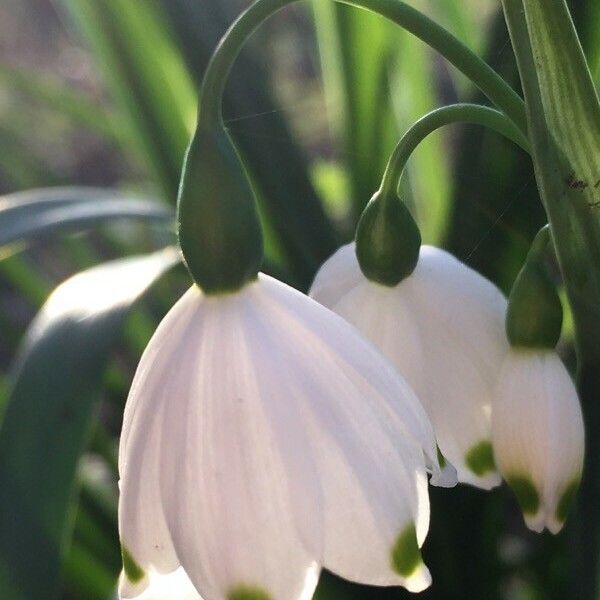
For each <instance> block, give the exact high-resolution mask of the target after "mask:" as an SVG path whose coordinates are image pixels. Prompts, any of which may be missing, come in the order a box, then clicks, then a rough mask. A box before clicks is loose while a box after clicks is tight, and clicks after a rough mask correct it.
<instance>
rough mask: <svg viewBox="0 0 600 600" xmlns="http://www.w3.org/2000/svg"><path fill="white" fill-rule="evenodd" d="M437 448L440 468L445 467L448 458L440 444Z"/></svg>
mask: <svg viewBox="0 0 600 600" xmlns="http://www.w3.org/2000/svg"><path fill="white" fill-rule="evenodd" d="M436 449H437V459H438V463H439V465H440V469H443V468H444V467H445V466H446V458H445V456H444V455H443V454H442V451H441V450H440V447H439V446H436Z"/></svg>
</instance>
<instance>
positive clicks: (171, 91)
mask: <svg viewBox="0 0 600 600" xmlns="http://www.w3.org/2000/svg"><path fill="white" fill-rule="evenodd" d="M58 4H60V5H62V6H64V7H65V9H66V11H67V13H68V15H69V16H70V17H72V18H73V20H74V21H75V22H76V24H77V25H78V26H79V28H80V29H81V31H82V33H83V35H84V36H85V38H86V41H87V42H88V43H89V44H90V46H91V48H92V50H93V51H94V55H95V58H96V60H97V61H98V64H99V66H100V67H101V68H102V70H103V71H104V75H105V77H106V80H107V83H108V85H109V86H110V91H111V92H112V94H113V96H114V98H115V100H116V101H117V102H118V104H119V107H120V108H121V110H122V111H123V112H124V113H125V114H126V115H127V117H128V119H127V120H126V122H127V125H128V129H127V135H129V137H130V139H131V140H132V142H133V144H135V146H136V149H137V151H138V154H139V155H140V156H141V157H143V158H144V159H145V161H146V164H147V166H148V167H149V169H150V170H149V174H150V176H153V177H154V180H155V181H156V183H158V184H159V185H160V186H161V188H162V191H163V193H164V196H165V198H168V199H169V200H171V201H172V202H173V203H174V202H175V198H176V194H177V186H178V183H179V174H180V171H181V164H182V161H183V154H184V151H185V146H186V144H187V142H188V139H189V136H190V135H191V131H192V127H193V116H194V108H195V106H194V104H195V94H194V89H193V86H192V84H191V81H190V79H189V77H188V74H187V72H186V70H185V67H184V65H183V62H182V60H181V57H180V55H179V53H178V52H177V48H176V46H175V45H174V44H173V42H172V40H171V39H170V37H169V35H168V30H167V28H166V27H165V26H164V23H163V22H162V21H161V19H160V18H159V17H158V16H157V11H156V10H155V9H156V5H155V3H153V2H131V1H129V0H60V2H58Z"/></svg>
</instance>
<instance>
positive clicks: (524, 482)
mask: <svg viewBox="0 0 600 600" xmlns="http://www.w3.org/2000/svg"><path fill="white" fill-rule="evenodd" d="M506 483H508V485H509V486H510V487H511V489H512V491H513V492H514V494H515V496H516V497H517V502H518V503H519V506H520V507H521V510H522V511H523V513H524V514H526V515H535V514H536V513H537V512H538V510H539V508H540V495H539V494H538V492H537V490H536V489H535V486H534V485H533V482H532V481H531V479H529V478H528V477H527V476H522V475H513V476H510V477H506Z"/></svg>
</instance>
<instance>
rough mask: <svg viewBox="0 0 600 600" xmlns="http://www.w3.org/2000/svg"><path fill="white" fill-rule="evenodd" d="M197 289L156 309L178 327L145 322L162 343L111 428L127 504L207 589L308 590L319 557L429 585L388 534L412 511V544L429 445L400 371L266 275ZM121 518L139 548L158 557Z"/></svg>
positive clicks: (425, 514) (361, 576)
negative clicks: (241, 284)
mask: <svg viewBox="0 0 600 600" xmlns="http://www.w3.org/2000/svg"><path fill="white" fill-rule="evenodd" d="M194 293H195V294H196V296H195V297H194V298H193V299H192V300H191V301H190V303H186V302H185V301H184V300H185V297H184V299H183V300H182V301H181V303H182V306H184V307H186V308H185V310H184V309H183V308H182V309H181V313H182V315H185V318H184V317H182V318H181V321H179V320H177V319H175V318H174V317H172V316H171V313H170V315H169V316H167V319H166V320H168V319H170V321H168V323H169V324H168V326H169V327H171V328H172V330H173V331H174V332H175V333H176V336H178V337H179V341H178V342H177V343H175V342H172V339H171V337H170V336H169V335H167V333H166V330H165V328H163V327H162V326H161V328H159V330H158V331H157V334H156V335H155V337H158V339H159V342H160V340H161V339H162V338H164V339H165V340H168V343H169V344H171V345H169V346H168V347H167V346H166V345H162V347H161V348H160V349H159V347H160V346H161V344H160V343H159V342H156V343H155V341H154V339H153V341H152V342H151V344H150V346H149V348H148V350H147V353H146V354H145V355H144V356H145V358H144V359H142V362H141V363H140V367H139V371H140V372H141V373H142V374H141V375H139V377H137V376H136V381H135V382H134V386H133V390H132V397H131V398H130V401H131V405H130V406H128V414H127V415H126V419H125V427H124V431H125V435H124V438H123V441H122V453H121V465H122V475H124V476H123V485H124V489H125V490H126V491H127V495H129V493H132V494H133V496H134V500H129V499H125V500H123V506H124V507H125V508H124V512H125V511H127V510H128V507H129V506H134V509H135V508H136V504H135V503H136V500H135V498H136V497H138V498H150V504H151V505H152V506H155V505H157V506H159V507H160V509H161V511H162V512H161V511H157V516H158V517H162V515H163V514H164V517H165V519H166V523H168V529H167V532H168V533H169V534H170V539H172V543H173V548H174V549H175V551H176V557H177V558H178V559H179V561H180V562H181V565H182V566H183V568H184V569H185V571H186V573H187V574H188V576H189V577H190V579H191V581H192V582H193V584H194V586H195V588H196V589H197V590H198V592H199V593H200V594H202V596H203V597H204V598H205V599H206V600H217V599H221V598H238V597H241V595H240V594H239V593H238V592H243V591H244V590H245V591H248V590H252V589H259V590H261V591H263V592H264V593H265V594H268V597H269V598H272V599H277V600H280V599H282V600H285V599H286V598H289V599H290V600H292V599H293V600H296V599H308V598H310V597H311V596H312V593H313V591H314V587H315V585H316V581H317V575H318V570H319V566H320V564H325V565H327V566H328V567H329V568H331V569H332V570H335V571H337V572H338V573H340V574H342V575H343V576H346V577H348V578H351V579H355V580H357V581H362V582H365V583H379V584H382V585H388V584H403V585H405V586H406V587H408V588H409V589H413V590H418V589H423V588H424V587H426V586H427V585H428V584H429V574H428V571H427V569H426V568H425V566H424V565H423V564H422V562H420V560H418V559H420V555H419V554H418V551H416V549H415V548H414V545H413V548H411V547H410V543H409V542H410V540H409V541H406V539H405V540H404V544H402V543H400V542H399V541H398V536H399V534H401V533H405V532H406V530H407V529H409V530H410V528H411V526H412V525H413V523H414V526H413V528H414V529H413V530H416V533H413V534H412V535H413V537H414V536H416V538H417V540H418V543H419V545H420V544H421V543H422V542H423V540H424V538H425V535H426V533H427V528H428V520H429V502H428V496H427V484H426V475H425V457H427V459H428V460H429V461H430V462H435V454H436V447H435V439H434V436H433V430H432V427H431V424H430V422H429V420H428V418H427V415H426V413H425V411H424V410H423V408H422V406H421V405H420V403H419V402H418V400H417V399H416V397H415V396H414V393H413V392H412V390H411V389H410V387H409V386H408V385H407V384H406V382H405V381H404V380H403V379H402V378H401V377H400V376H399V375H398V374H397V373H396V371H395V369H394V368H393V367H392V366H391V364H389V363H388V362H387V361H386V360H385V359H384V358H383V357H382V356H381V355H380V354H379V353H378V352H377V351H376V350H375V349H374V348H373V347H372V346H371V345H370V344H368V343H367V342H366V341H365V340H364V339H363V338H362V337H361V336H360V335H359V334H358V333H357V332H356V330H355V329H354V328H352V327H350V326H349V325H348V324H347V323H346V322H345V321H344V320H343V319H341V318H340V317H338V316H336V315H334V314H333V313H331V312H330V311H328V310H326V309H325V308H323V307H322V306H320V305H319V304H317V303H316V302H313V301H312V300H310V299H308V298H307V297H306V296H304V295H302V294H300V293H298V292H296V291H294V290H292V289H291V288H289V287H288V286H285V285H284V284H281V283H279V282H277V281H275V280H273V279H271V278H268V277H266V276H261V277H260V278H259V281H258V282H257V283H253V284H250V285H248V286H246V287H245V288H244V289H243V290H241V291H240V292H238V293H236V294H231V295H225V296H220V297H208V298H207V297H203V296H201V295H199V293H198V292H194ZM190 294H192V292H188V295H186V297H187V296H189V295H190ZM178 306H179V305H178ZM188 309H189V310H188ZM173 310H174V311H175V310H176V309H173ZM178 310H179V309H178ZM184 322H185V325H183V323H184ZM180 323H181V325H179V324H180ZM178 326H180V329H178ZM166 343H167V342H164V344H166ZM157 423H158V424H159V426H157V428H156V429H154V428H153V425H155V424H157ZM150 445H152V447H153V448H154V447H155V448H156V453H154V452H153V451H151V448H150ZM155 456H159V457H160V468H159V469H158V470H160V477H159V479H160V491H161V493H160V498H159V500H158V501H156V498H155V497H154V496H152V495H151V494H152V493H154V492H155V489H156V488H155V486H150V487H151V491H148V490H146V488H145V487H144V486H145V485H146V484H145V479H141V478H140V480H139V481H138V480H136V479H135V477H134V475H133V474H130V471H131V472H133V467H134V465H138V466H140V468H141V469H143V471H144V473H146V472H148V471H149V472H150V474H151V475H152V479H154V475H153V472H154V470H156V468H155V467H154V466H153V465H155V462H154V461H155ZM331 469H335V471H334V472H332V471H331ZM136 485H137V486H138V488H139V489H140V490H142V491H141V492H140V491H137V490H136V487H135V486H136ZM132 490H133V492H132ZM340 507H341V508H340ZM130 512H133V513H135V512H136V510H130ZM138 512H139V511H138ZM158 521H160V519H158ZM132 522H134V525H133V526H132V529H133V532H129V534H128V535H129V538H130V539H133V541H134V544H133V546H135V551H136V559H137V557H138V556H139V557H141V558H140V559H139V560H143V561H148V560H149V561H150V563H149V564H150V565H151V567H152V568H154V567H153V565H154V563H152V562H151V561H152V560H154V558H153V557H152V552H151V550H148V549H145V550H140V549H139V548H138V545H139V544H142V543H144V542H147V540H145V538H144V537H143V535H144V534H141V533H139V529H140V526H141V523H140V522H135V521H132ZM125 529H126V528H125V527H124V526H123V527H122V530H123V531H125ZM154 529H156V528H154ZM136 535H137V536H138V537H137V538H136V537H135V536H136ZM409 537H410V536H409ZM405 538H406V536H405ZM407 539H408V538H407ZM138 541H139V543H138ZM413 541H414V540H413ZM401 542H402V540H401ZM411 551H412V555H411V554H410V552H411ZM144 552H149V553H150V558H147V556H146V554H144ZM394 559H395V560H396V563H397V564H399V565H401V567H402V568H403V569H404V572H401V573H400V574H398V573H396V572H394ZM409 559H412V560H413V561H414V564H408V565H407V560H409ZM145 564H146V563H145V562H144V565H145ZM411 566H412V567H414V569H413V570H412V572H409V571H410V570H411V569H410V568H409V567H411ZM150 570H151V569H150Z"/></svg>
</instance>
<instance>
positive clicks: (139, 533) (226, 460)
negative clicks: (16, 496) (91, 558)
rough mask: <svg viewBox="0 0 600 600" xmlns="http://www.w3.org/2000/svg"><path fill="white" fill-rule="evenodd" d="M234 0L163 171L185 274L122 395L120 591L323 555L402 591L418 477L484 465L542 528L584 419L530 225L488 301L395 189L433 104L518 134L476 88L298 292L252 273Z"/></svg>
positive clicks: (199, 586) (393, 175) (572, 463)
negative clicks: (238, 142)
mask: <svg viewBox="0 0 600 600" xmlns="http://www.w3.org/2000/svg"><path fill="white" fill-rule="evenodd" d="M265 1H266V0H259V3H258V4H257V5H256V6H258V5H261V4H264V2H265ZM259 8H260V6H259ZM257 14H258V15H259V16H260V18H261V19H263V18H265V14H263V13H262V12H260V10H258V9H257ZM244 15H246V16H244ZM244 15H243V16H242V18H241V19H240V21H238V26H239V28H240V29H241V31H242V34H240V36H241V37H239V39H238V38H237V35H238V34H237V33H236V26H235V25H234V26H233V27H232V28H231V29H230V30H229V32H228V34H227V36H226V37H225V38H224V41H223V43H222V44H221V45H220V46H219V49H218V50H217V52H216V53H215V55H214V57H213V60H212V61H211V63H210V65H209V67H208V70H207V73H206V76H205V79H204V83H203V87H202V90H201V102H200V112H199V120H198V126H197V130H196V133H195V135H194V138H193V140H192V143H191V145H190V148H189V150H188V154H187V157H186V164H185V166H184V171H183V177H182V183H181V187H180V195H179V203H178V227H179V230H178V234H179V242H180V246H181V250H182V255H183V258H184V261H185V264H186V266H187V267H188V270H189V272H190V274H191V276H192V278H193V280H194V283H193V285H192V287H191V288H190V289H189V290H188V291H187V292H186V293H185V294H184V296H183V297H182V298H181V299H180V300H179V301H178V302H177V303H176V304H175V306H174V307H173V308H172V309H171V310H170V311H169V313H168V314H167V316H166V317H165V319H164V320H163V321H162V323H161V324H160V326H159V327H158V329H157V331H156V332H155V334H154V336H153V337H152V339H151V341H150V343H149V344H148V347H147V348H146V350H145V352H144V354H143V356H142V358H141V360H140V364H139V366H138V369H137V371H136V374H135V377H134V380H133V384H132V387H131V391H130V394H129V398H128V400H127V406H126V410H125V416H124V424H123V431H122V436H121V444H120V453H119V472H120V501H119V533H120V538H121V544H122V553H123V565H124V569H123V573H122V575H121V579H120V586H119V595H120V597H121V598H123V599H126V598H127V599H129V598H138V599H140V600H142V599H143V600H152V599H157V598H161V597H165V598H166V597H174V594H175V595H177V596H178V597H181V598H186V599H190V600H191V599H194V600H197V599H198V598H199V597H200V596H201V597H202V598H204V600H285V599H289V600H308V599H310V598H311V597H312V595H313V592H314V590H315V587H316V585H317V581H318V576H319V572H320V570H321V569H322V568H327V569H329V570H330V571H333V572H334V573H336V574H338V575H340V576H342V577H344V578H346V579H348V580H351V581H354V582H359V583H365V584H371V585H379V586H389V585H401V586H404V587H405V588H407V589H408V590H410V591H413V592H418V591H421V590H423V589H425V588H426V587H427V586H428V585H429V584H430V582H431V575H430V573H429V571H428V569H427V567H426V565H425V564H424V562H423V560H422V557H421V551H420V548H421V546H422V545H423V543H424V541H425V538H426V535H427V532H428V528H429V510H430V509H429V496H428V483H431V484H433V485H441V486H447V487H451V486H453V485H455V484H456V482H457V480H459V481H461V482H463V483H468V484H471V485H475V486H478V487H481V488H484V489H490V488H492V487H494V486H496V485H498V484H499V483H500V475H502V476H503V477H504V478H505V479H506V480H507V482H508V483H509V485H510V486H511V487H512V488H513V490H514V491H515V494H516V496H517V499H518V501H519V503H520V505H521V508H522V510H523V512H524V515H525V519H526V521H527V524H528V525H529V526H530V527H531V528H533V529H535V530H541V529H542V528H543V527H544V526H547V527H548V528H549V529H550V530H551V531H553V532H555V531H557V530H558V529H559V528H560V526H561V525H562V523H563V522H564V519H565V517H566V512H567V509H568V505H569V503H570V501H571V500H572V497H573V495H574V492H575V490H576V487H577V484H578V481H579V477H580V474H581V468H582V460H583V458H582V457H583V428H582V420H581V413H580V409H579V404H578V400H577V396H576V394H575V391H574V388H573V386H572V383H571V382H570V378H569V375H568V374H567V372H566V370H565V369H564V367H563V366H562V363H561V362H560V360H559V358H558V357H557V355H556V354H555V353H554V351H553V350H552V348H554V345H555V344H556V340H557V334H556V332H557V331H558V333H560V324H559V325H558V329H557V325H556V323H557V321H556V313H557V310H558V308H560V303H559V305H558V308H557V305H556V301H555V300H556V299H555V297H554V296H553V295H552V294H553V293H554V294H555V293H556V292H555V290H554V288H553V286H552V283H551V282H549V280H547V279H544V278H543V277H542V275H540V272H541V271H543V269H542V267H541V266H540V265H539V264H538V262H536V261H535V260H534V258H536V257H537V255H538V253H539V252H538V247H539V244H538V245H535V244H534V247H533V249H532V253H533V254H532V256H533V257H534V258H531V257H530V259H528V262H527V263H526V266H525V268H524V270H523V272H522V274H521V275H520V276H519V279H518V280H517V282H516V284H515V288H514V290H513V293H512V294H511V298H510V301H509V303H508V310H507V302H506V300H505V298H504V297H503V296H502V294H501V293H500V291H499V290H498V289H496V287H495V286H494V285H493V284H492V283H491V282H489V281H487V280H486V279H484V278H483V277H481V276H480V275H479V274H477V273H476V272H475V271H473V270H472V269H470V268H468V267H467V266H466V265H464V264H462V263H460V262H459V261H458V260H456V259H455V258H454V257H452V256H451V255H449V254H448V253H446V252H444V251H443V250H441V249H438V248H434V247H431V246H422V245H421V236H420V232H419V230H418V228H417V225H416V223H415V222H414V220H413V218H412V216H411V215H410V213H409V211H408V209H407V208H406V207H405V206H404V204H403V203H402V202H401V201H400V199H399V198H398V196H397V194H396V189H397V187H398V185H397V184H398V179H399V176H400V174H401V173H402V170H403V167H404V163H403V162H402V160H400V158H399V157H405V155H407V154H409V152H408V153H407V152H406V148H407V147H411V148H414V146H416V144H417V143H418V141H420V139H422V137H424V136H425V135H427V133H429V132H430V131H432V130H433V129H434V128H435V127H438V126H440V125H441V124H444V123H446V122H451V121H452V120H460V119H464V118H467V120H472V121H473V122H478V123H480V124H484V125H489V126H491V127H493V128H496V129H497V130H499V131H500V132H501V133H504V134H505V135H508V137H510V138H511V139H514V140H515V141H517V142H518V143H522V144H524V143H526V142H523V141H522V134H520V133H518V132H516V133H515V129H514V126H513V125H508V126H505V125H506V117H505V116H504V115H502V114H501V113H500V112H498V111H495V110H492V109H487V108H484V107H477V106H475V105H456V106H451V107H446V109H445V110H443V111H442V112H437V113H435V114H434V113H430V115H428V116H426V117H425V118H424V119H423V121H422V122H420V124H419V125H418V126H417V127H416V128H415V129H414V130H411V131H410V132H409V135H408V138H403V139H404V141H401V143H400V144H399V147H398V148H399V150H398V149H397V151H395V153H394V155H393V156H392V159H391V161H390V166H389V167H388V169H387V170H386V174H385V175H384V180H383V182H382V186H381V189H380V190H379V191H378V192H377V193H376V194H375V196H374V197H373V199H372V200H371V202H370V203H369V204H368V205H367V208H366V209H365V211H364V213H363V216H362V217H361V220H360V222H359V226H358V229H357V235H356V243H355V244H351V245H347V246H345V247H343V248H341V249H340V250H339V251H338V252H337V253H336V254H335V255H334V256H333V257H331V258H330V259H329V260H328V261H327V262H326V263H325V264H324V265H323V267H322V268H321V270H320V271H319V273H318V274H317V276H316V279H315V281H314V283H313V286H312V290H311V295H312V297H313V298H310V297H308V296H306V295H304V294H302V293H300V292H298V291H296V290H294V289H292V288H291V287H289V286H288V285H286V284H284V283H282V282H280V281H277V280H276V279H273V278H272V277H269V276H267V275H265V274H262V273H259V268H260V264H261V261H262V254H263V249H262V233H261V226H260V222H259V219H258V215H257V210H256V207H255V200H254V197H253V193H252V190H251V187H250V185H249V183H248V180H247V178H246V176H245V172H244V170H243V167H242V165H241V163H240V158H239V157H238V155H237V153H236V150H235V148H234V146H233V144H232V142H231V140H230V139H229V137H228V136H227V134H226V133H225V131H224V129H223V127H222V119H221V113H220V99H221V96H222V90H223V86H224V79H225V76H226V75H227V72H228V70H229V67H230V66H231V62H232V61H233V59H234V57H235V54H236V51H237V50H238V49H239V46H240V45H241V41H243V39H245V37H246V36H247V35H248V34H249V32H250V31H251V30H252V27H249V26H248V24H247V20H249V19H251V18H253V15H254V12H253V8H252V7H251V8H250V9H249V10H248V11H247V12H246V13H244ZM248 15H250V16H248ZM244 19H246V20H244ZM240 23H241V25H240ZM232 40H233V41H232ZM440 115H441V116H440ZM423 123H424V124H423ZM434 124H435V127H434ZM419 132H420V133H419ZM419 136H421V137H419ZM417 138H418V139H417ZM406 139H408V140H409V141H408V142H407V141H406ZM415 140H416V141H415ZM534 263H535V265H534ZM532 265H534V266H535V268H534V269H533V271H532ZM532 272H533V275H532ZM542 280H543V282H544V283H543V285H542V284H539V281H542ZM540 302H541V303H542V304H543V305H544V307H545V308H544V310H543V311H540V310H538V309H537V308H536V309H535V310H534V312H535V314H536V315H538V316H539V319H537V320H536V319H533V318H531V311H532V306H538V305H539V303H540ZM538 308H539V306H538ZM336 313H337V314H336ZM505 320H506V323H507V329H506V330H507V332H508V338H507V336H506V333H505ZM548 330H550V331H551V333H550V334H548ZM524 421H527V425H525V424H524ZM530 433H532V434H531V435H530ZM428 476H429V481H428ZM163 594H164V596H163Z"/></svg>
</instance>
